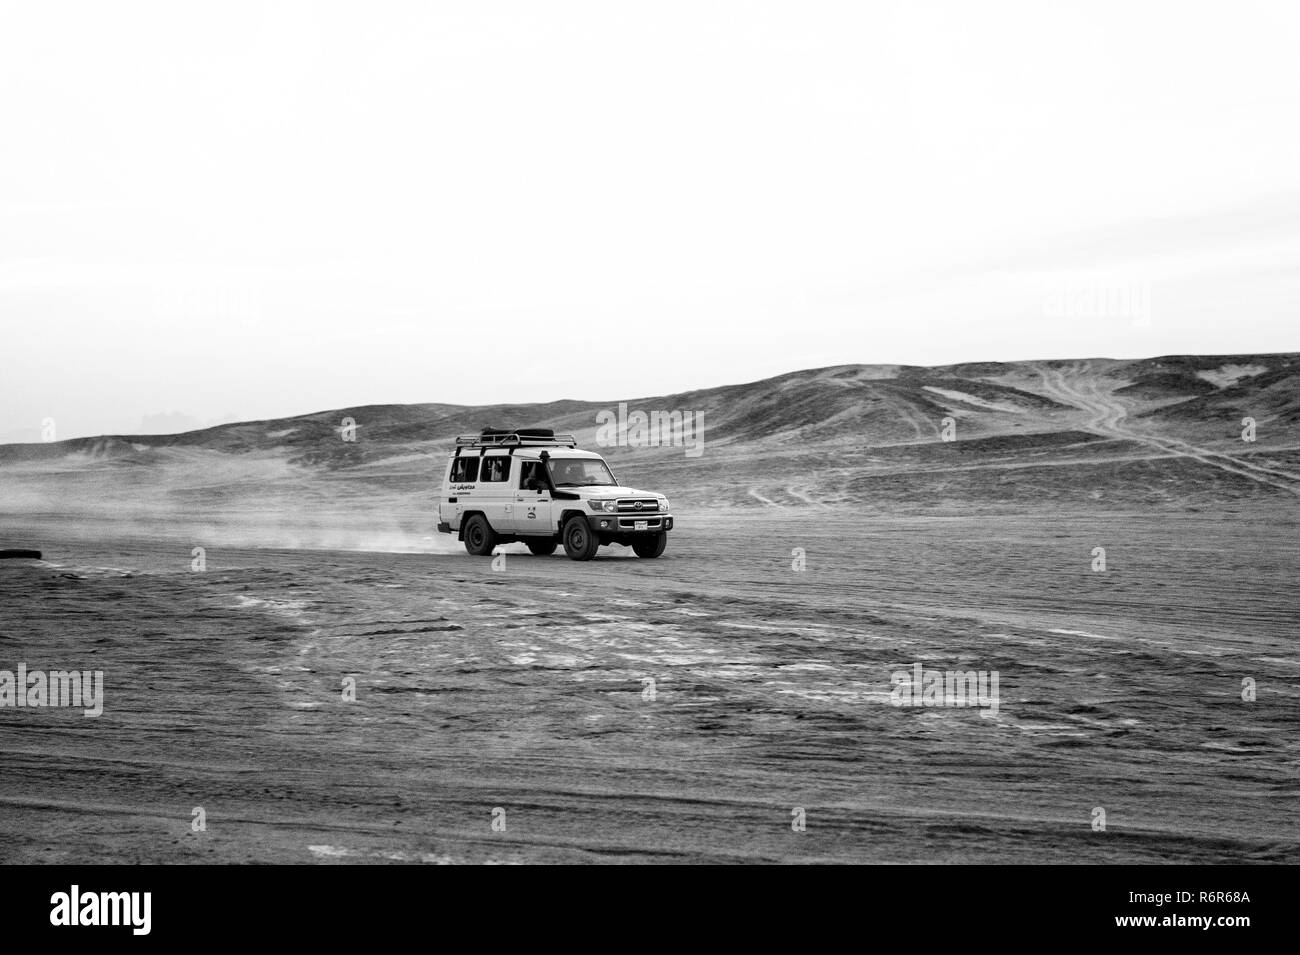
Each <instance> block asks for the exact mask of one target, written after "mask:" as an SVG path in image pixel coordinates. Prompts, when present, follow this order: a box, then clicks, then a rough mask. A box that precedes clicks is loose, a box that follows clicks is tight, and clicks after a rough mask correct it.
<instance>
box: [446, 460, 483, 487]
mask: <svg viewBox="0 0 1300 955" xmlns="http://www.w3.org/2000/svg"><path fill="white" fill-rule="evenodd" d="M477 480H478V458H457V459H456V460H455V461H453V462H451V483H452V484H473V483H474V482H475V481H477Z"/></svg>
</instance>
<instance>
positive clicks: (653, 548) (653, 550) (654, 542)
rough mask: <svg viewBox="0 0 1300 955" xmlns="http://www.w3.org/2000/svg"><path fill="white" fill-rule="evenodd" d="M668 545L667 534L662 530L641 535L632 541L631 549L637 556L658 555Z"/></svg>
mask: <svg viewBox="0 0 1300 955" xmlns="http://www.w3.org/2000/svg"><path fill="white" fill-rule="evenodd" d="M667 546H668V535H667V534H665V533H664V532H663V531H660V532H659V533H658V534H652V535H650V536H649V537H642V538H639V539H638V540H635V541H633V542H632V549H633V550H634V551H636V555H637V556H638V557H658V556H659V555H660V554H662V553H663V552H664V548H665V547H667Z"/></svg>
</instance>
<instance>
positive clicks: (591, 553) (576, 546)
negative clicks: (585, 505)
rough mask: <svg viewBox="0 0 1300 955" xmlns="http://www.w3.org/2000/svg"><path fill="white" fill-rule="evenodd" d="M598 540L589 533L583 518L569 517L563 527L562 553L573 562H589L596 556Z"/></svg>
mask: <svg viewBox="0 0 1300 955" xmlns="http://www.w3.org/2000/svg"><path fill="white" fill-rule="evenodd" d="M599 546H600V538H598V537H597V536H596V535H595V534H593V533H592V532H591V527H590V526H589V525H588V524H587V521H586V519H585V518H582V517H571V518H569V522H568V523H567V524H565V525H564V552H565V553H566V554H568V555H569V557H571V558H572V559H573V560H591V558H593V557H595V556H596V548H598V547H599Z"/></svg>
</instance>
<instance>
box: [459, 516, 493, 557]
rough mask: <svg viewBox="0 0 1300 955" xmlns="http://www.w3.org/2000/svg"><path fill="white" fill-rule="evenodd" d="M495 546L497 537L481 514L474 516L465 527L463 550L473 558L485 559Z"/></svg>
mask: <svg viewBox="0 0 1300 955" xmlns="http://www.w3.org/2000/svg"><path fill="white" fill-rule="evenodd" d="M496 546H497V535H496V534H495V533H493V531H492V525H491V524H489V523H488V522H487V518H486V517H484V516H483V515H482V514H475V515H474V516H473V517H471V518H470V519H469V523H467V524H466V525H465V549H466V550H467V551H469V552H470V553H471V554H473V555H474V556H475V557H487V556H489V555H490V554H491V553H492V548H493V547H496Z"/></svg>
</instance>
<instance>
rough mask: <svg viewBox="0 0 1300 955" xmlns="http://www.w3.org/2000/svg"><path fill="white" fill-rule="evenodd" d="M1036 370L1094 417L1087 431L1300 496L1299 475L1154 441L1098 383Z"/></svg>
mask: <svg viewBox="0 0 1300 955" xmlns="http://www.w3.org/2000/svg"><path fill="white" fill-rule="evenodd" d="M1034 368H1035V370H1036V371H1037V372H1038V375H1039V377H1040V378H1041V379H1042V382H1043V390H1044V391H1045V392H1046V394H1047V396H1048V397H1050V398H1053V399H1055V400H1057V401H1060V402H1062V403H1063V404H1067V405H1071V406H1073V407H1075V408H1078V409H1080V410H1081V411H1085V412H1087V413H1088V414H1089V415H1091V417H1090V418H1089V419H1088V421H1087V422H1086V423H1085V424H1084V428H1085V429H1086V430H1088V431H1092V432H1093V433H1095V434H1101V435H1105V436H1107V437H1113V438H1122V439H1125V440H1128V441H1134V442H1137V443H1139V444H1145V445H1146V446H1147V447H1150V448H1155V449H1157V450H1160V451H1164V452H1166V453H1172V454H1177V455H1180V456H1182V457H1186V458H1192V459H1194V460H1197V461H1200V462H1201V463H1202V464H1208V465H1210V466H1211V467H1216V468H1219V469H1220V470H1223V471H1227V472H1228V473H1230V474H1236V475H1238V476H1239V477H1245V478H1250V479H1251V480H1253V481H1258V482H1259V483H1261V484H1267V485H1269V486H1270V487H1275V488H1278V489H1280V490H1283V491H1290V492H1291V493H1292V494H1296V495H1300V486H1298V485H1300V475H1298V474H1295V473H1293V472H1290V471H1284V470H1281V469H1279V468H1272V467H1267V466H1265V465H1261V464H1254V463H1252V462H1249V461H1243V460H1241V459H1240V458H1237V457H1234V456H1232V455H1228V454H1222V453H1220V452H1217V451H1210V450H1208V449H1206V448H1200V447H1197V446H1196V445H1193V444H1189V443H1187V442H1186V441H1181V440H1179V439H1177V438H1159V437H1152V436H1148V435H1144V434H1139V433H1137V432H1134V431H1130V430H1129V429H1128V428H1125V427H1124V426H1123V423H1122V422H1123V421H1124V419H1125V417H1127V415H1128V411H1127V409H1126V408H1125V407H1124V406H1123V404H1121V403H1120V402H1119V401H1118V400H1116V399H1115V398H1114V397H1112V396H1111V395H1109V394H1103V393H1102V392H1101V390H1100V388H1099V387H1098V384H1097V382H1096V381H1095V380H1090V381H1088V382H1086V385H1085V384H1082V383H1081V384H1077V385H1076V384H1072V383H1071V382H1070V381H1069V380H1068V379H1067V378H1066V373H1065V372H1064V371H1062V370H1061V369H1052V368H1046V367H1044V366H1042V365H1035V366H1034ZM1084 371H1085V368H1084V366H1080V365H1078V364H1075V365H1073V366H1071V369H1070V373H1071V376H1072V377H1080V378H1081V377H1082V376H1083V373H1084ZM1279 479H1280V480H1279Z"/></svg>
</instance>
